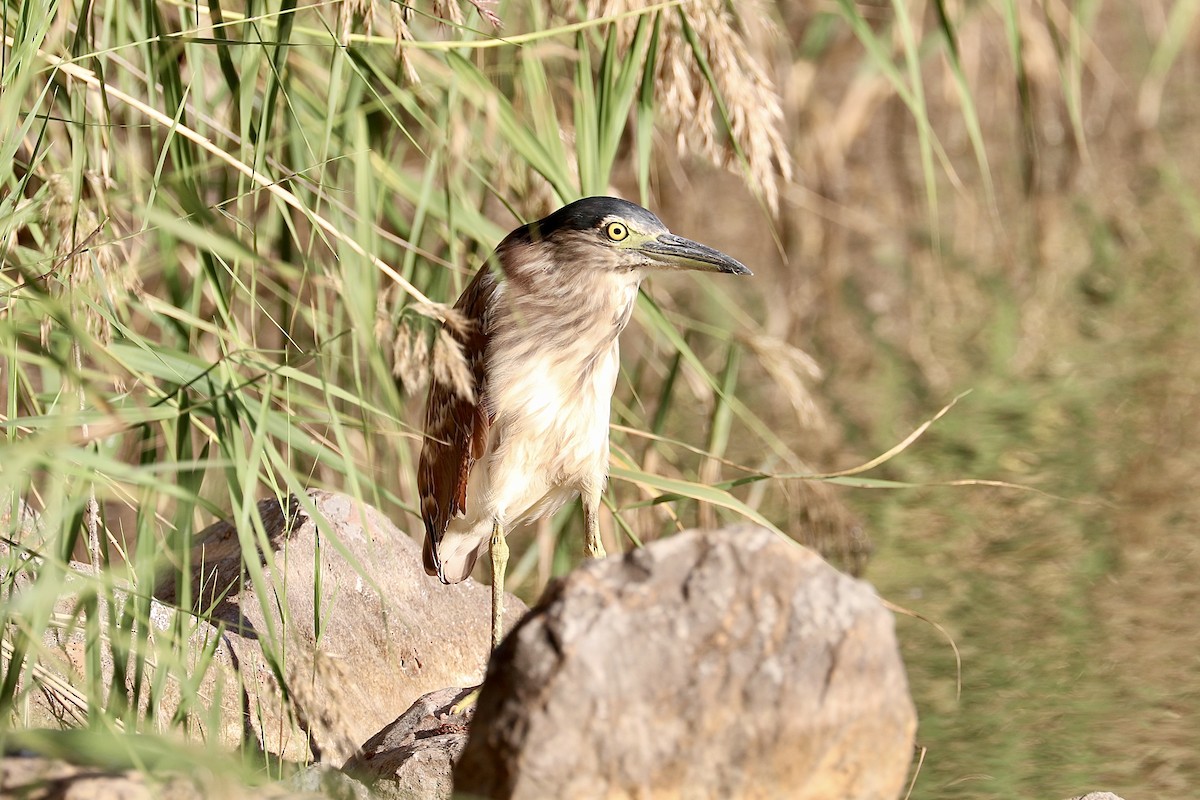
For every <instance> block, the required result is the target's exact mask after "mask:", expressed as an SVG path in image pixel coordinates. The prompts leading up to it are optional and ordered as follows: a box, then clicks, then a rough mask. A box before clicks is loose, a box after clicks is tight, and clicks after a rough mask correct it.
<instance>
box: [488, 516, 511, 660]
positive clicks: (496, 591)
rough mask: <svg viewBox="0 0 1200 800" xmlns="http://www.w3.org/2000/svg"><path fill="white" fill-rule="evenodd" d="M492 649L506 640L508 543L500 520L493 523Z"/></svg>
mask: <svg viewBox="0 0 1200 800" xmlns="http://www.w3.org/2000/svg"><path fill="white" fill-rule="evenodd" d="M491 550H492V649H493V650H495V649H496V648H497V647H499V646H500V640H501V639H503V638H504V572H505V570H507V569H508V542H506V541H505V540H504V529H503V528H501V527H500V520H496V521H495V522H493V523H492V547H491Z"/></svg>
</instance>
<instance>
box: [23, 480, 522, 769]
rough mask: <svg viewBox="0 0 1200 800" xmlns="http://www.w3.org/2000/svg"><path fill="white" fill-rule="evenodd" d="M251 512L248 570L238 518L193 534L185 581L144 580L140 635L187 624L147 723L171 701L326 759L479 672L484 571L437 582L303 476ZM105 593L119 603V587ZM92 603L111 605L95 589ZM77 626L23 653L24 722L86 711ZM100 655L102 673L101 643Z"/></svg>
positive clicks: (168, 717)
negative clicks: (302, 489) (26, 662)
mask: <svg viewBox="0 0 1200 800" xmlns="http://www.w3.org/2000/svg"><path fill="white" fill-rule="evenodd" d="M258 513H259V516H260V518H261V520H262V530H263V532H264V533H265V534H266V538H265V543H266V547H263V546H262V545H261V541H260V546H259V552H258V553H257V560H258V563H259V566H260V571H259V576H260V582H257V583H256V581H255V580H254V579H253V578H251V575H252V574H253V572H252V570H250V569H249V568H248V565H247V564H246V563H245V562H244V560H243V548H242V546H241V545H240V543H239V538H238V534H237V530H236V528H235V527H234V526H233V524H231V523H229V522H219V523H217V524H215V525H213V526H211V527H209V528H208V529H206V530H205V531H203V532H201V533H200V534H198V535H197V537H196V543H195V547H194V548H193V553H192V560H191V563H192V564H193V565H195V566H194V569H193V570H192V571H191V573H190V579H189V581H188V582H187V586H188V591H187V592H184V591H182V589H183V586H182V585H180V584H179V583H178V582H177V581H176V580H175V579H174V578H168V579H165V580H163V581H162V582H161V583H160V585H159V586H158V587H157V589H156V590H155V599H154V601H153V603H152V606H151V609H150V622H151V630H150V631H149V635H150V637H151V640H152V641H153V640H155V639H162V640H163V644H161V645H160V646H167V645H166V644H165V642H166V641H168V639H167V632H168V631H170V630H172V629H174V628H175V627H176V626H177V625H180V624H182V625H183V628H184V630H185V631H187V633H186V634H185V636H186V637H187V640H186V642H185V643H184V645H183V646H182V647H181V648H180V649H181V651H182V653H181V657H182V658H184V659H186V660H187V663H186V664H185V665H184V666H183V667H182V668H181V667H179V666H175V667H173V668H172V673H171V675H170V679H169V680H166V681H163V682H162V684H161V688H160V689H159V690H158V691H159V694H158V695H157V696H156V697H155V701H154V702H155V705H154V714H155V723H156V725H155V727H158V728H159V729H164V730H165V729H167V728H170V727H173V726H175V725H176V724H177V723H176V722H174V721H173V720H175V719H177V718H178V717H179V716H181V715H182V716H184V717H185V719H186V720H187V722H186V728H187V730H188V732H189V733H190V734H192V735H194V736H196V737H199V738H203V739H205V740H208V741H218V742H221V743H224V744H226V745H228V746H230V747H231V748H234V747H245V746H249V747H252V748H261V750H263V751H264V752H266V753H270V754H273V755H276V756H281V757H283V758H285V759H288V760H293V761H301V762H303V761H309V760H318V761H322V762H324V763H329V764H333V765H335V766H336V765H340V764H341V763H342V762H344V761H345V760H346V759H347V758H349V757H350V756H351V755H352V754H353V753H354V752H355V750H356V748H357V746H358V745H359V744H360V743H361V742H363V741H365V740H366V739H367V738H368V737H370V736H371V735H373V734H374V733H375V732H377V731H378V730H379V729H380V728H381V727H383V726H384V725H386V724H387V723H388V722H390V721H392V720H393V719H395V717H396V715H397V714H399V713H401V712H402V711H403V710H404V709H406V708H408V707H409V706H410V705H411V704H412V703H413V701H415V700H416V699H417V698H419V697H421V696H422V695H424V694H425V693H427V692H429V691H431V690H433V689H439V688H441V687H444V686H449V685H453V686H462V685H469V684H476V683H478V682H479V681H480V680H481V679H482V677H483V672H484V668H485V665H486V663H487V658H488V654H489V647H490V623H489V613H490V597H491V590H490V588H489V587H488V586H486V585H483V584H479V583H476V582H475V581H472V580H467V581H465V582H463V583H461V584H458V585H455V586H443V585H441V584H440V583H438V581H437V580H436V579H434V578H430V577H429V576H427V575H426V574H425V572H424V570H423V568H422V566H421V552H420V550H421V548H420V545H419V544H417V543H416V542H415V541H413V540H412V539H411V538H410V537H408V536H407V535H405V534H404V533H402V532H401V531H400V530H399V529H397V528H396V526H395V525H394V524H392V522H391V521H390V520H388V519H386V518H385V517H384V516H383V515H382V514H380V513H379V512H378V511H377V510H375V509H374V508H371V507H370V506H366V505H363V504H361V503H358V502H357V501H355V500H354V499H353V498H350V497H347V496H345V495H340V494H332V493H328V492H322V491H313V492H310V493H308V495H307V496H305V497H304V498H291V499H290V501H289V503H288V504H287V505H286V507H285V506H281V504H280V503H279V502H278V501H275V500H264V501H262V502H261V503H259V505H258ZM250 535H251V536H255V534H254V533H253V532H251V533H250ZM318 565H319V566H318ZM72 567H73V569H72V570H71V572H70V574H69V578H68V583H67V584H66V588H67V591H66V592H65V593H64V594H63V595H62V596H61V597H60V599H59V603H58V605H57V606H56V608H57V609H58V610H59V613H60V615H61V616H62V617H64V618H68V619H69V618H71V617H72V616H73V615H74V614H75V613H76V611H77V609H78V608H79V600H78V597H77V596H76V595H74V594H72V592H71V589H72V587H73V586H75V585H81V586H82V587H83V588H82V589H81V590H80V591H81V593H82V592H83V591H85V590H86V588H87V586H88V582H89V581H93V579H91V578H89V577H87V576H86V574H85V573H87V572H88V571H90V568H89V567H87V566H86V565H81V564H73V565H72ZM318 569H319V573H318ZM318 574H319V576H320V580H317V576H318ZM93 582H94V581H93ZM18 583H19V584H20V582H18ZM20 585H21V586H23V585H24V584H20ZM21 591H22V589H20V588H19V589H18V591H17V595H18V596H17V598H16V599H15V600H16V601H18V602H19V595H20V593H21ZM114 596H115V599H116V601H117V602H118V603H120V604H124V603H125V599H126V595H125V593H124V592H122V591H120V590H118V591H116V592H115V593H114ZM185 597H187V598H189V599H188V601H187V607H186V608H183V609H180V608H179V607H178V606H179V604H180V603H181V602H183V599H184V598H185ZM505 610H506V622H507V623H508V624H509V625H510V626H511V625H512V624H514V623H515V621H516V619H517V618H519V616H520V615H521V614H522V613H523V612H524V610H525V606H524V604H522V603H521V601H520V600H518V599H516V598H515V597H512V596H511V595H510V596H509V597H508V598H507V600H506V604H505ZM118 613H119V611H118ZM97 614H98V616H99V617H100V618H101V619H102V620H103V619H107V615H108V611H107V609H106V607H105V605H104V603H103V601H102V602H101V605H100V606H99V607H98V609H97ZM195 615H199V618H197V617H196V616H195ZM82 627H83V626H82V624H80V625H79V626H78V627H69V628H66V629H62V628H51V629H50V631H49V632H48V633H47V635H46V641H44V642H43V649H42V651H41V654H40V656H39V662H38V663H37V664H36V665H35V666H34V668H33V677H34V679H35V681H36V682H37V683H38V688H39V689H40V690H41V691H34V692H31V694H30V697H31V699H32V700H33V704H32V708H31V709H30V711H31V714H30V718H29V719H28V720H27V722H28V724H30V725H31V726H51V727H55V726H63V727H69V726H73V725H75V724H78V723H80V722H82V721H83V718H84V714H85V712H86V708H87V700H86V698H85V697H84V696H83V694H82V692H81V690H80V689H79V688H76V687H82V686H83V685H84V681H83V678H82V676H83V675H84V674H85V671H86V664H87V659H88V658H89V655H88V653H89V648H90V647H91V645H89V644H88V641H89V640H88V639H87V637H86V635H85V633H84V632H83V630H82ZM100 658H101V660H102V666H103V681H104V683H105V685H108V684H109V682H110V681H111V676H112V675H113V672H114V669H113V667H114V665H113V653H112V650H111V649H110V648H109V647H108V645H107V644H105V645H104V647H103V652H102V653H101V654H100ZM128 674H129V680H132V679H133V678H132V672H131V671H129V672H128ZM180 679H183V680H180ZM281 684H282V685H281ZM142 703H143V705H145V703H146V700H145V697H144V695H143V700H142Z"/></svg>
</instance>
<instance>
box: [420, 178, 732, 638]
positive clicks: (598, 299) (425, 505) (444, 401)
mask: <svg viewBox="0 0 1200 800" xmlns="http://www.w3.org/2000/svg"><path fill="white" fill-rule="evenodd" d="M680 269H688V270H702V271H707V272H725V273H729V274H731V275H749V274H750V270H748V269H746V267H745V266H743V265H742V264H741V263H739V262H738V261H735V260H734V259H732V258H730V257H729V256H727V255H725V254H724V253H721V252H719V251H717V250H714V249H713V248H711V247H707V246H705V245H702V244H699V243H698V242H693V241H691V240H689V239H684V238H683V237H681V236H676V235H674V234H672V233H671V232H670V231H668V230H667V228H666V226H665V225H663V224H662V222H660V221H659V219H658V217H656V216H654V214H652V213H650V212H649V211H647V210H646V209H644V208H642V207H641V206H638V205H635V204H633V203H630V202H627V201H625V200H619V199H617V198H615V197H589V198H586V199H583V200H578V201H576V202H574V203H571V204H570V205H567V206H564V207H563V208H560V209H559V210H558V211H556V212H554V213H553V214H551V215H550V216H548V217H546V218H545V219H541V220H538V221H537V222H533V223H530V224H528V225H522V226H521V227H520V228H517V229H516V230H515V231H513V232H512V233H510V234H509V235H508V236H506V237H505V238H504V241H502V242H500V245H499V246H498V247H497V248H496V252H495V253H494V255H493V256H492V258H491V259H490V261H489V263H487V264H484V265H483V266H482V267H481V268H480V269H479V272H478V273H477V274H476V275H475V277H474V279H473V280H472V281H471V283H470V285H468V286H467V288H466V289H465V290H464V291H463V293H462V296H461V297H459V298H458V302H457V303H456V304H455V306H454V307H455V308H456V309H457V310H458V311H459V312H460V313H461V314H462V315H464V316H465V317H466V318H467V320H468V321H469V325H467V326H465V327H464V326H462V325H458V326H453V327H450V333H451V335H453V336H454V337H455V339H456V340H457V341H458V343H459V344H460V345H461V346H462V349H463V353H464V355H465V357H466V360H467V364H468V365H469V368H470V372H471V376H472V379H473V382H474V385H473V386H472V387H470V388H471V389H472V390H473V391H470V392H464V391H462V387H461V386H460V387H458V388H455V387H453V386H451V385H449V384H448V383H445V382H442V381H436V380H435V381H434V382H433V383H432V385H431V386H430V388H429V405H428V410H427V412H426V422H425V443H424V447H423V448H422V450H421V461H420V467H419V473H418V481H417V482H418V487H419V489H420V493H421V516H422V517H423V518H424V520H425V548H424V559H425V571H426V572H428V573H429V574H430V575H436V576H437V577H438V578H439V579H441V581H442V583H447V584H449V583H458V582H459V581H462V580H464V579H465V578H466V577H467V576H468V575H470V573H471V569H472V567H474V566H475V561H476V559H477V558H478V557H479V556H480V554H481V553H482V552H483V550H484V548H487V547H490V548H491V558H492V646H493V647H496V646H497V645H498V644H499V642H500V637H501V633H502V630H501V618H502V612H503V602H504V572H505V568H506V566H507V563H508V545H507V544H506V543H505V541H504V536H505V533H506V531H507V530H508V529H510V528H511V527H513V526H515V525H517V524H519V523H521V522H526V521H530V520H535V519H538V518H539V517H542V516H545V515H547V514H551V513H553V512H554V511H556V510H557V509H558V508H560V507H561V506H562V505H563V504H564V503H566V502H568V501H570V500H572V499H574V498H575V497H576V495H582V497H583V517H584V527H585V530H586V534H585V536H586V541H585V543H584V550H585V553H586V555H587V556H589V557H591V558H603V557H604V545H603V544H602V543H601V541H600V529H599V526H598V523H597V514H598V511H599V508H600V495H601V493H602V491H603V489H604V484H605V481H606V480H607V478H608V417H609V405H610V403H611V401H612V393H613V389H614V387H615V385H616V380H617V370H618V353H617V337H618V336H619V335H620V333H621V331H622V330H624V328H625V326H626V324H628V322H629V318H630V316H631V315H632V314H633V305H634V302H635V301H636V299H637V293H638V286H639V285H640V284H641V282H642V278H643V277H645V276H646V274H647V273H649V272H654V271H669V270H680Z"/></svg>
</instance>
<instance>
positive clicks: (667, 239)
mask: <svg viewBox="0 0 1200 800" xmlns="http://www.w3.org/2000/svg"><path fill="white" fill-rule="evenodd" d="M638 249H639V250H641V251H642V252H643V253H645V254H646V255H647V256H649V257H650V260H651V261H652V262H654V264H655V265H656V266H658V267H662V268H664V269H695V270H701V271H704V272H726V273H729V274H730V275H752V274H754V273H752V272H751V271H750V270H748V269H746V265H745V264H743V263H742V262H740V261H738V260H737V259H734V258H730V257H729V256H727V255H725V254H724V253H722V252H721V251H720V250H714V249H713V248H711V247H709V246H708V245H704V244H700V243H699V242H693V241H692V240H691V239H685V238H683V237H682V236H676V235H675V234H673V233H664V234H662V235H661V236H659V237H657V238H655V239H651V240H650V241H648V242H646V243H645V244H643V245H642V246H641V247H640V248H638Z"/></svg>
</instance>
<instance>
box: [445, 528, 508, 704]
mask: <svg viewBox="0 0 1200 800" xmlns="http://www.w3.org/2000/svg"><path fill="white" fill-rule="evenodd" d="M489 549H490V550H491V554H492V650H493V651H494V650H495V649H496V648H497V647H499V646H500V640H501V639H503V638H504V573H505V571H507V569H508V542H506V541H505V540H504V529H503V528H501V527H500V520H496V521H495V522H493V523H492V541H491V543H490V547H489ZM479 688H480V687H478V686H476V687H475V689H474V690H472V691H471V693H470V694H468V695H467V696H466V697H464V698H463V699H462V700H459V701H458V702H457V703H455V704H454V705H452V706H451V707H450V713H451V715H457V714H463V713H465V712H466V711H468V710H469V709H470V708H471V706H473V705H475V704H476V703H477V702H479Z"/></svg>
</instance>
